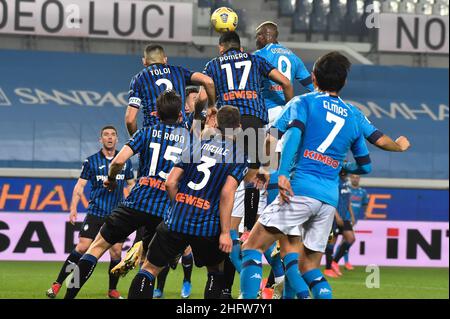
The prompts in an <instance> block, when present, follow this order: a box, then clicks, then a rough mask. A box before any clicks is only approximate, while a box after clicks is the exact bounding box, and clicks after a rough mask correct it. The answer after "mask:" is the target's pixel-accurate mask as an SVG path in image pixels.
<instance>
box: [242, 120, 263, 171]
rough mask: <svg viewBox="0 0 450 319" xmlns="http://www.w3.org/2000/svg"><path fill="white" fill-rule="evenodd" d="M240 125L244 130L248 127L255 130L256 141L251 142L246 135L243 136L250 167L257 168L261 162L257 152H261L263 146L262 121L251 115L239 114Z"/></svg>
mask: <svg viewBox="0 0 450 319" xmlns="http://www.w3.org/2000/svg"><path fill="white" fill-rule="evenodd" d="M241 125H242V130H243V131H245V130H246V129H248V128H252V129H254V130H255V135H256V143H255V144H253V142H252V141H251V140H250V143H249V139H248V138H247V137H244V149H245V152H246V154H247V156H248V159H249V160H250V165H249V167H250V168H253V169H258V168H259V167H260V166H261V162H260V159H259V154H260V153H262V152H263V148H264V139H265V135H266V134H265V130H264V126H265V125H264V122H263V121H262V120H261V119H260V118H258V117H256V116H253V115H242V116H241Z"/></svg>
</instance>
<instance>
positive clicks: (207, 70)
mask: <svg viewBox="0 0 450 319" xmlns="http://www.w3.org/2000/svg"><path fill="white" fill-rule="evenodd" d="M203 74H206V75H208V76H209V77H212V61H209V62H208V63H206V65H205V68H204V69H203Z"/></svg>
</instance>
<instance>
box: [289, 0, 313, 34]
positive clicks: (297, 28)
mask: <svg viewBox="0 0 450 319" xmlns="http://www.w3.org/2000/svg"><path fill="white" fill-rule="evenodd" d="M306 2H307V0H296V2H295V13H294V15H293V16H292V32H298V33H302V32H309V15H308V11H307V5H306Z"/></svg>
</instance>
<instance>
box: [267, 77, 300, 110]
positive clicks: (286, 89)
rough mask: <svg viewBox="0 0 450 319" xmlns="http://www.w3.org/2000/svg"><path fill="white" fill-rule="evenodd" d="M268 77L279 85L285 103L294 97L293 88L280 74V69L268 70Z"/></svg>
mask: <svg viewBox="0 0 450 319" xmlns="http://www.w3.org/2000/svg"><path fill="white" fill-rule="evenodd" d="M269 79H271V80H272V81H274V82H276V83H278V84H279V85H281V87H282V88H283V93H284V99H285V102H286V103H287V102H289V101H290V100H291V99H292V98H293V97H294V88H293V87H292V84H291V81H289V79H288V78H287V77H285V76H284V75H283V74H281V72H280V71H278V70H277V69H272V71H270V72H269Z"/></svg>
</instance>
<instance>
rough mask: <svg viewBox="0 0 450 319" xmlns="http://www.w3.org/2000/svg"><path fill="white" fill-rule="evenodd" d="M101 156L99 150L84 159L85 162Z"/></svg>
mask: <svg viewBox="0 0 450 319" xmlns="http://www.w3.org/2000/svg"><path fill="white" fill-rule="evenodd" d="M99 157H101V150H100V151H98V152H95V153H94V154H91V155H89V156H88V157H86V159H85V160H84V162H83V163H90V162H92V161H93V160H95V159H98V158H99Z"/></svg>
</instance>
